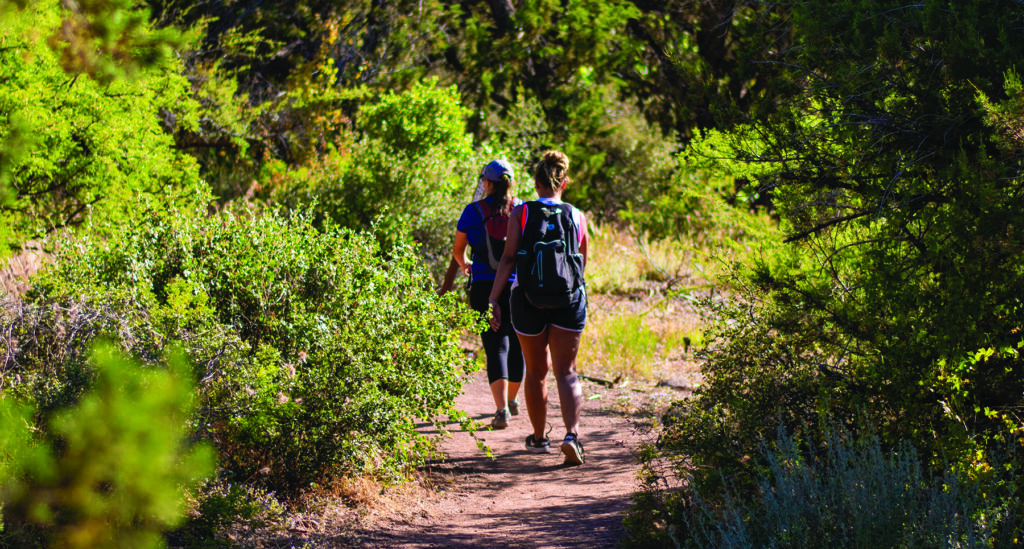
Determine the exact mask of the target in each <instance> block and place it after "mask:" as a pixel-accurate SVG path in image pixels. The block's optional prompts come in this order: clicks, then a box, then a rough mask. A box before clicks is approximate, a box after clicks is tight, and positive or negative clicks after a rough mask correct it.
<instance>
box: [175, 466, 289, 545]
mask: <svg viewBox="0 0 1024 549" xmlns="http://www.w3.org/2000/svg"><path fill="white" fill-rule="evenodd" d="M195 499H196V501H195V502H194V508H193V509H192V513H191V515H190V516H189V518H188V520H187V521H185V523H184V524H183V525H182V526H181V527H180V528H179V529H177V530H175V531H174V532H172V533H170V535H169V536H168V537H169V538H170V539H171V540H172V543H174V544H175V545H176V546H180V547H185V548H188V549H199V548H203V549H212V548H214V547H249V546H254V547H258V546H260V545H261V544H260V540H265V539H266V538H267V537H268V536H272V535H274V534H275V533H280V532H283V531H284V530H285V526H286V524H285V523H286V514H287V510H286V509H285V507H284V505H282V504H281V502H279V501H278V500H277V498H276V497H275V495H274V494H273V493H272V492H267V491H266V490H262V489H260V488H257V487H254V486H250V485H245V484H231V483H227V482H223V481H210V482H207V483H205V484H204V485H203V486H201V487H199V488H198V489H197V490H196V498H195Z"/></svg>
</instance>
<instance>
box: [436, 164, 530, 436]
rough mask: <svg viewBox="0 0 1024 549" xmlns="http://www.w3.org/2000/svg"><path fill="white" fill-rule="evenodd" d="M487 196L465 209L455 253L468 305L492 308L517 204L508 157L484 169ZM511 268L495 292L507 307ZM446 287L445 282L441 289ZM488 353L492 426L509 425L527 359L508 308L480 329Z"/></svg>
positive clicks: (483, 309) (484, 310)
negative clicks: (499, 322) (502, 316)
mask: <svg viewBox="0 0 1024 549" xmlns="http://www.w3.org/2000/svg"><path fill="white" fill-rule="evenodd" d="M480 179H481V181H482V183H483V188H484V192H483V194H484V198H483V199H481V200H477V201H474V202H471V203H469V204H468V205H467V206H466V207H465V209H463V210H462V216H461V217H459V223H458V225H457V227H456V231H455V244H454V246H453V247H452V255H453V256H454V259H455V262H456V263H458V266H459V269H460V270H461V271H462V272H464V273H466V274H467V275H468V276H469V277H470V286H469V305H470V307H472V308H473V310H475V311H479V312H481V313H487V311H488V301H489V298H490V295H491V293H492V292H491V288H492V287H493V286H496V285H497V284H495V278H494V277H495V270H496V269H497V267H498V262H499V261H500V260H501V257H502V253H503V252H504V246H505V235H506V234H508V220H509V213H510V212H511V211H512V208H513V207H514V206H516V205H517V204H518V202H517V201H516V200H515V198H514V197H513V196H512V189H513V186H514V185H515V175H514V173H513V171H512V167H511V166H510V165H509V164H508V163H507V162H505V161H504V160H494V161H492V162H490V163H489V164H487V165H486V166H484V169H483V171H482V172H481V173H480ZM467 246H469V248H470V250H471V251H472V265H471V264H470V263H468V262H467V261H466V247H467ZM509 277H513V278H514V277H515V275H514V274H512V273H505V279H504V280H502V283H501V287H502V289H499V290H498V293H497V294H496V295H495V296H494V299H495V300H499V301H501V303H504V304H505V309H506V310H507V309H508V303H509V294H510V290H509V289H507V288H506V287H507V286H508V284H507V282H508V281H509ZM444 291H446V288H442V293H443V292H444ZM480 339H481V341H482V342H483V346H484V354H485V355H486V358H487V381H488V382H489V383H490V385H491V394H492V395H493V396H494V405H495V407H496V409H497V411H496V412H495V413H494V417H493V418H492V419H491V427H492V428H494V429H504V428H506V427H508V423H509V421H510V420H511V418H512V416H517V415H519V401H518V400H517V399H516V395H517V394H518V393H519V387H520V385H521V384H522V382H523V375H524V372H525V365H524V361H523V351H522V348H521V347H520V346H519V339H518V338H516V336H515V334H513V333H512V328H511V326H510V323H509V318H508V313H506V314H505V323H504V324H503V325H500V326H496V327H493V328H491V329H488V330H484V331H483V332H481V333H480Z"/></svg>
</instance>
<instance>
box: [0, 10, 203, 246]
mask: <svg viewBox="0 0 1024 549" xmlns="http://www.w3.org/2000/svg"><path fill="white" fill-rule="evenodd" d="M62 14H63V12H62V11H61V10H60V9H58V8H57V7H55V6H54V5H52V4H50V3H42V2H40V3H31V4H30V5H29V6H28V7H26V8H25V9H24V10H22V11H18V12H16V13H15V14H14V15H12V16H10V17H11V24H10V25H8V26H5V27H4V28H3V30H2V31H0V34H2V37H3V42H4V46H3V47H2V48H0V113H3V115H2V116H0V199H2V200H0V226H2V227H3V229H0V255H6V254H7V253H8V252H9V250H10V249H11V248H16V247H18V246H19V245H20V244H22V243H24V242H25V241H26V240H29V239H39V238H41V237H43V236H45V235H46V234H48V233H49V232H51V231H54V230H56V229H61V228H64V227H68V226H72V225H77V224H80V223H81V222H82V221H83V220H84V219H85V218H86V217H87V216H89V215H91V216H96V217H98V218H102V219H107V220H111V221H113V220H124V219H125V218H126V211H125V210H126V209H127V208H130V207H131V206H130V204H134V203H135V201H136V199H137V197H139V196H140V195H150V196H153V197H154V199H155V200H164V201H168V200H169V201H175V200H178V201H189V200H193V199H194V194H195V193H196V192H197V191H196V189H197V188H199V187H200V186H201V183H200V182H199V181H198V178H197V170H196V165H195V162H194V160H193V159H192V158H191V157H190V156H188V155H185V154H183V153H181V152H178V151H175V150H174V148H173V140H172V138H171V136H170V135H169V134H168V133H166V131H165V129H166V130H173V129H175V128H176V127H179V126H180V127H187V126H189V125H190V124H193V123H194V120H192V119H190V114H189V113H190V109H191V108H192V104H191V102H190V101H189V100H188V98H187V96H186V93H187V89H188V88H187V82H186V81H185V80H184V78H183V77H182V76H181V75H180V74H178V72H177V71H178V70H179V66H178V65H177V63H175V62H173V61H172V60H170V59H168V60H165V61H164V62H160V63H156V62H154V64H153V65H152V66H151V67H148V68H146V69H145V70H142V69H140V72H139V74H138V75H137V77H136V78H134V79H117V80H113V81H110V82H105V83H100V82H98V81H96V80H94V79H92V78H89V77H86V76H81V75H75V74H69V73H67V72H65V70H64V69H63V68H62V67H61V66H60V64H59V62H58V61H59V59H58V58H57V56H56V54H55V53H54V52H53V51H52V50H51V49H50V48H49V47H48V46H47V45H46V44H45V43H44V42H43V41H41V40H39V39H38V38H37V33H46V32H55V29H56V28H57V27H58V25H60V24H61V21H60V18H61V16H62ZM108 31H109V32H115V31H114V30H109V29H108ZM108 31H104V32H108ZM161 118H162V119H163V121H161Z"/></svg>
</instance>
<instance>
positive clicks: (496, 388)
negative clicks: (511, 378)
mask: <svg viewBox="0 0 1024 549" xmlns="http://www.w3.org/2000/svg"><path fill="white" fill-rule="evenodd" d="M508 386H509V383H508V380H507V379H499V380H496V381H495V382H494V383H491V395H492V396H493V397H494V406H495V408H494V409H495V410H504V409H505V408H508V399H506V398H505V394H506V391H508Z"/></svg>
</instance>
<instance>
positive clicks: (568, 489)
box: [357, 372, 638, 549]
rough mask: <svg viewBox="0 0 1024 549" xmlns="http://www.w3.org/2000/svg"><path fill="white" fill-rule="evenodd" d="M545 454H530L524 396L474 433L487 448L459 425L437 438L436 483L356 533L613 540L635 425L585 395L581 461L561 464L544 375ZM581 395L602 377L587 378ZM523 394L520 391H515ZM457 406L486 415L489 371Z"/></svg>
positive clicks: (372, 537) (492, 540)
mask: <svg viewBox="0 0 1024 549" xmlns="http://www.w3.org/2000/svg"><path fill="white" fill-rule="evenodd" d="M548 385H549V395H550V398H551V400H552V402H551V405H550V406H549V408H550V409H549V413H548V421H549V423H551V424H552V425H554V426H555V428H554V429H553V430H552V431H551V434H550V437H551V441H552V453H551V454H539V455H538V454H531V453H529V452H527V451H526V449H525V447H524V444H523V441H524V439H525V438H526V436H527V435H528V434H530V432H531V430H530V427H529V421H528V419H527V417H526V409H525V406H523V409H522V412H521V413H520V415H519V416H517V417H514V418H512V419H513V421H512V423H511V425H510V426H509V428H508V429H505V430H501V431H489V432H482V433H479V435H478V436H479V437H480V438H481V439H483V440H485V441H486V443H487V445H489V446H490V447H491V448H492V449H493V454H494V459H493V460H492V459H490V458H488V457H487V456H486V455H485V454H484V453H483V452H482V451H481V450H480V449H479V448H477V445H476V442H475V441H474V440H473V439H472V438H471V437H470V436H469V435H468V434H466V433H455V434H454V436H453V437H452V438H451V439H448V440H446V441H445V443H444V450H445V452H446V454H447V455H448V459H447V460H445V461H444V462H438V463H432V464H429V466H428V467H427V468H425V470H426V473H427V478H428V479H429V480H431V481H432V483H433V484H434V485H435V486H439V487H440V488H439V489H438V490H435V491H432V492H429V491H428V492H425V494H426V495H423V496H421V497H422V499H421V500H420V501H418V502H417V503H416V504H415V505H412V506H407V507H406V508H405V509H401V510H392V511H389V512H379V513H378V515H377V516H376V517H375V518H374V520H373V522H374V523H375V524H374V526H373V527H372V528H368V529H366V530H363V531H362V532H359V533H357V536H358V538H360V543H359V545H360V546H362V547H367V548H377V547H410V548H434V547H454V548H459V547H512V548H570V547H571V548H587V549H598V548H605V547H615V546H616V545H617V544H618V542H619V540H620V539H621V538H622V536H623V535H624V534H625V531H624V529H623V526H622V517H623V512H624V511H625V510H626V509H627V508H628V506H629V496H630V494H632V493H633V491H634V490H636V488H637V487H638V483H637V481H636V478H635V473H636V469H637V465H636V462H635V460H634V458H633V455H632V453H631V450H632V448H634V446H635V441H634V440H633V435H632V430H631V428H630V426H629V424H628V423H627V422H626V421H625V420H624V419H622V418H621V417H618V416H615V415H613V414H611V413H609V412H608V411H606V410H605V409H604V404H605V402H602V400H601V399H594V400H588V401H586V404H585V406H584V409H583V417H582V420H581V427H580V440H581V441H582V442H583V444H584V448H585V450H586V456H587V463H586V464H585V465H582V466H578V467H570V466H565V465H563V464H562V459H563V456H562V454H561V452H559V451H558V450H557V446H558V442H560V441H561V438H562V436H564V434H565V433H564V428H563V427H562V426H561V423H562V422H561V413H560V411H559V408H558V405H557V400H558V393H557V391H556V390H555V388H554V381H553V379H551V378H550V377H549V378H548ZM584 388H585V395H586V394H593V393H594V392H600V390H601V389H602V388H601V387H599V386H597V387H592V386H588V385H587V384H585V385H584ZM520 401H522V393H520ZM459 405H460V406H461V408H462V409H463V410H466V411H467V412H468V413H470V414H471V415H473V416H474V417H475V418H476V419H479V420H482V421H484V420H489V418H490V414H492V413H493V408H494V404H493V401H492V400H491V396H490V390H489V389H488V386H487V379H486V375H485V374H484V373H483V372H478V373H477V374H476V375H475V376H474V377H473V379H472V381H471V382H470V383H467V384H466V385H465V388H464V392H463V395H462V396H461V397H460V399H459Z"/></svg>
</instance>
